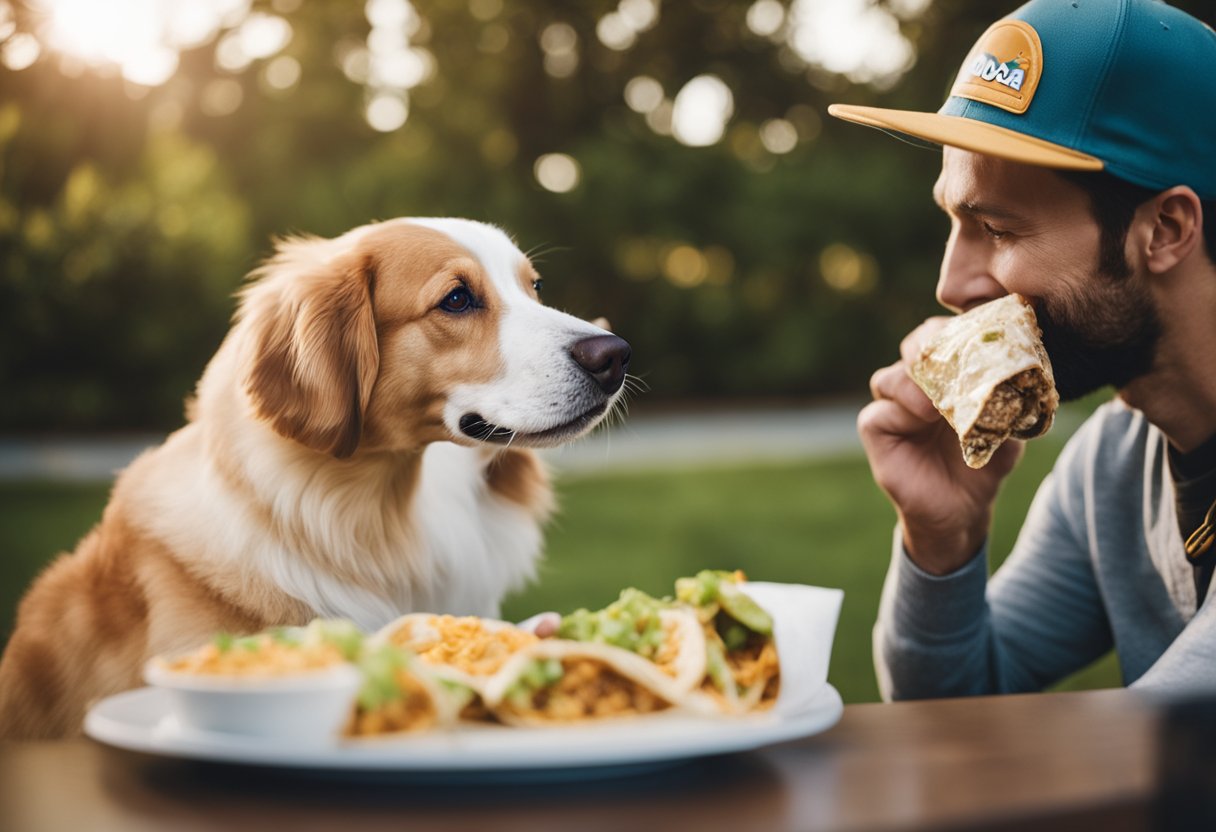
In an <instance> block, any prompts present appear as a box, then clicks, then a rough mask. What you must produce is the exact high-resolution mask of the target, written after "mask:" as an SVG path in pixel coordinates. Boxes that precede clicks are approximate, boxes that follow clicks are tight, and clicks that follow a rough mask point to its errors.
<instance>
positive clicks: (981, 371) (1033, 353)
mask: <svg viewBox="0 0 1216 832" xmlns="http://www.w3.org/2000/svg"><path fill="white" fill-rule="evenodd" d="M1042 337H1043V336H1042V332H1041V331H1040V330H1039V325H1038V321H1037V320H1036V319H1035V314H1034V309H1033V307H1031V305H1030V302H1029V301H1027V300H1026V299H1025V298H1024V297H1022V296H1021V295H1016V294H1015V295H1007V296H1005V297H1003V298H1000V299H999V300H994V301H991V302H989V303H985V304H983V305H981V306H977V307H976V308H975V309H972V310H971V311H969V312H965V313H963V314H961V315H958V316H956V317H954V318H953V319H951V320H950V321H949V322H948V323H947V324H946V325H945V326H944V327H942V329H941V331H940V332H938V333H937V335H936V336H935V337H934V338H933V339H932V340H931V341H930V342H929V343H928V344H926V345H925V347H924V349H923V350H922V351H921V354H920V356H919V357H918V358H917V359H916V360H915V361H914V362H913V363H912V364H911V366H909V368H908V375H910V376H911V377H912V380H913V381H915V382H916V384H917V385H918V386H919V387H920V388H921V389H922V390H924V391H925V395H927V396H928V397H929V399H930V400H931V401H932V402H933V406H934V407H936V408H937V409H938V411H940V412H941V414H942V416H944V417H945V418H946V421H948V422H949V423H950V426H951V427H952V428H954V431H955V433H957V434H958V438H959V444H960V445H961V446H962V449H963V460H964V461H965V462H966V463H967V465H968V466H970V467H972V468H982V467H984V466H985V465H987V464H988V460H990V459H991V458H992V455H993V454H994V453H996V450H997V448H999V447H1000V446H1001V444H1002V443H1004V442H1005V440H1006V439H1009V438H1010V437H1013V438H1015V439H1031V438H1033V437H1036V436H1041V435H1042V434H1044V433H1046V432H1047V430H1048V428H1050V427H1051V422H1052V419H1053V417H1054V416H1055V412H1056V406H1057V405H1058V404H1059V401H1060V398H1059V395H1058V394H1057V393H1056V387H1055V378H1054V377H1053V376H1052V372H1051V361H1050V360H1049V359H1048V357H1047V351H1046V350H1045V349H1044V348H1043V341H1042Z"/></svg>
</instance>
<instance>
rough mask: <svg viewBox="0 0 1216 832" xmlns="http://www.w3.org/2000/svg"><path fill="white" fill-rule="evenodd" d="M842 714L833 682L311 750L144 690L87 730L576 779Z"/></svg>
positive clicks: (735, 747)
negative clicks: (592, 720)
mask: <svg viewBox="0 0 1216 832" xmlns="http://www.w3.org/2000/svg"><path fill="white" fill-rule="evenodd" d="M842 710H843V706H842V704H841V701H840V694H838V693H837V692H836V689H835V688H833V687H832V686H831V685H827V684H825V685H823V688H822V692H821V693H820V694H819V695H818V696H816V697H814V699H813V701H812V702H811V703H810V704H809V706H808V707H806V708H804V709H802V710H800V711H798V712H796V713H792V714H775V713H765V714H757V715H751V716H744V717H722V718H717V719H714V718H708V717H699V716H694V715H690V714H683V713H665V714H656V715H653V716H646V717H638V718H635V719H628V720H619V721H609V722H603V723H597V724H592V725H579V726H563V727H554V728H506V727H502V726H497V725H473V724H469V725H462V726H460V727H458V728H455V729H452V730H448V731H435V732H433V733H427V734H417V735H413V736H405V737H384V738H377V739H369V740H355V741H350V740H347V741H335V742H334V743H333V744H332V745H330V746H327V747H324V748H317V747H304V748H301V747H293V746H286V745H282V744H276V743H271V742H268V741H266V740H258V739H254V738H247V737H240V736H229V735H223V734H208V733H188V732H186V731H184V730H182V729H181V728H179V727H178V726H177V725H176V722H175V720H173V718H172V717H171V716H170V715H169V707H168V701H167V697H166V695H165V691H163V690H159V689H156V688H140V689H139V690H133V691H128V692H126V693H120V694H118V695H116V696H111V697H109V698H107V699H103V700H102V701H101V702H99V703H97V704H96V705H95V706H93V708H92V709H91V710H90V711H89V714H88V716H87V717H86V718H85V723H84V730H85V733H86V734H88V735H89V736H90V737H92V738H93V739H95V740H99V741H100V742H103V743H106V744H108V745H113V746H116V747H118V748H125V749H128V750H131V751H140V752H144V753H148V754H157V755H163V756H168V757H180V758H184V759H192V760H208V761H214V762H224V763H238V764H242V765H258V766H276V767H283V768H294V769H311V770H318V771H325V770H329V771H351V772H356V771H365V772H383V773H395V774H400V775H404V776H407V777H408V776H413V775H431V776H440V777H443V776H445V775H462V774H463V775H470V774H474V773H478V774H480V775H482V776H488V777H491V778H497V779H509V778H511V777H515V778H517V779H533V778H536V779H545V778H547V777H552V778H559V777H560V778H562V779H570V778H577V777H580V776H584V777H598V776H608V775H611V774H613V773H614V771H613V769H621V770H619V771H616V772H615V773H618V774H621V773H627V772H628V770H629V768H632V767H637V766H646V767H654V766H656V765H665V764H671V763H674V762H678V761H681V760H686V759H691V758H695V757H703V756H709V755H713V754H725V753H728V752H733V751H747V750H751V749H755V748H760V747H762V746H766V745H771V744H773V743H778V742H785V741H788V740H794V739H799V738H801V737H807V736H810V735H811V734H816V733H819V732H821V731H824V730H827V729H828V728H830V727H831V726H833V725H835V724H836V721H837V720H839V719H840V714H841V712H842ZM622 767H624V768H622ZM504 776H505V777H504Z"/></svg>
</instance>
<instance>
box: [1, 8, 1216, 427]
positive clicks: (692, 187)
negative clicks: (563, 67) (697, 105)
mask: <svg viewBox="0 0 1216 832" xmlns="http://www.w3.org/2000/svg"><path fill="white" fill-rule="evenodd" d="M825 2H826V0H825ZM879 5H888V4H885V3H880V4H879ZM890 5H899V6H905V5H907V4H890ZM1013 5H1014V4H1013V3H1010V2H996V1H995V0H986V2H972V3H964V2H962V0H937V2H934V3H932V4H930V5H929V7H928V9H927V11H925V12H924V14H923V15H922V16H921V17H919V18H913V19H908V20H905V21H904V22H903V24H902V29H903V32H904V34H905V35H906V36H907V37H908V38H909V39H910V40H911V41H912V42H913V43H914V44H915V46H916V48H917V52H918V57H917V64H916V66H915V68H914V69H913V70H912V71H911V72H909V73H908V74H906V75H904V76H903V77H902V79H901V80H900V81H899V83H897V84H895V85H894V86H892V87H890V88H889V89H887V88H883V86H884V85H879V86H878V87H870V86H863V85H852V84H850V83H849V82H847V81H846V80H845V79H844V78H842V77H839V76H834V75H831V74H829V73H827V72H825V71H824V70H822V69H818V68H816V67H814V66H808V65H807V64H805V63H801V62H800V61H799V60H796V59H794V58H793V57H792V52H791V50H790V48H789V47H788V46H786V45H784V44H782V43H779V42H778V41H777V40H775V39H770V38H765V37H760V36H757V35H755V34H752V33H751V32H750V31H749V30H748V28H747V26H746V24H745V19H746V15H747V13H748V9H749V7H750V3H736V2H727V1H726V0H690V2H667V3H663V4H662V6H661V13H660V17H659V19H658V21H657V23H656V25H654V26H653V28H650V29H647V30H645V31H642V32H640V33H639V34H638V36H637V39H636V42H635V43H634V44H633V45H632V46H631V47H630V48H628V49H626V50H623V51H617V50H613V49H610V48H608V47H607V46H605V45H603V44H602V43H601V42H600V40H599V39H598V38H597V35H596V27H597V24H598V22H599V21H600V19H601V18H602V17H603V16H604V15H605V14H607V13H609V12H611V11H612V10H613V9H614V8H616V4H615V3H612V2H609V0H597V2H594V3H584V4H569V3H557V2H553V1H552V0H536V1H535V2H529V3H518V2H504V3H498V2H494V0H471V2H466V1H465V0H418V2H416V3H415V7H416V8H417V11H418V13H419V15H420V17H421V19H422V24H421V27H420V28H419V29H418V31H417V32H414V33H413V34H411V35H410V43H411V45H420V46H424V47H425V48H426V49H427V50H429V52H430V54H431V55H433V56H434V60H435V66H436V68H437V71H436V73H435V74H434V76H433V77H431V78H430V79H429V80H427V81H425V82H424V83H422V84H421V85H419V86H417V87H415V88H413V89H411V90H410V91H409V118H408V121H407V122H406V123H405V125H404V126H403V127H401V128H400V129H398V130H395V131H393V132H389V133H378V132H376V131H374V130H373V129H371V127H369V126H368V124H367V122H366V121H365V119H364V117H363V107H364V103H365V99H366V96H367V94H368V93H367V90H365V89H364V88H363V87H362V86H361V85H359V84H357V83H354V82H352V81H351V80H349V79H348V78H347V77H346V75H345V74H344V72H343V69H342V68H341V67H340V66H339V64H340V59H341V56H342V55H346V54H349V53H350V51H351V50H352V49H355V48H357V47H360V46H361V45H363V44H364V43H365V41H366V39H367V37H368V31H369V23H368V20H367V18H366V17H365V14H364V4H363V3H349V2H339V0H325V1H322V0H310V2H307V3H302V4H301V3H295V2H284V1H283V0H257V2H255V3H254V8H255V10H257V11H260V12H267V13H273V14H280V15H282V16H284V17H286V19H288V21H289V22H290V24H291V27H292V30H293V37H292V39H291V41H290V43H289V44H288V45H287V47H286V48H285V50H284V52H283V55H285V56H287V57H290V58H291V59H294V60H295V61H297V62H298V65H299V67H300V68H301V73H300V78H299V82H298V83H297V84H295V85H293V86H290V87H289V88H288V89H285V90H284V89H277V88H275V87H274V86H273V85H271V84H269V83H268V81H267V77H268V76H267V72H268V67H269V65H270V59H259V60H254V61H252V62H251V63H250V64H249V66H248V68H246V69H244V70H243V71H237V72H229V71H226V70H222V69H220V68H218V67H217V64H216V57H215V56H216V39H214V38H213V39H212V41H211V42H208V43H204V44H202V45H200V46H197V47H194V48H191V49H189V50H187V51H186V52H184V53H182V55H181V66H180V68H179V70H178V72H177V73H176V75H175V76H174V77H173V78H171V79H170V80H169V81H168V83H165V84H164V85H162V86H159V87H154V88H136V87H133V86H131V85H127V84H124V82H123V81H121V80H120V79H117V78H114V77H104V76H103V75H101V74H98V73H96V72H93V71H89V70H86V71H83V72H81V71H79V70H80V67H79V66H77V68H76V69H72V70H71V71H70V72H64V71H61V68H60V61H59V58H58V56H57V55H55V54H54V53H53V51H52V50H50V49H47V50H44V54H43V58H42V59H41V60H39V61H38V62H37V63H35V64H34V65H33V66H31V67H30V68H28V69H24V70H21V71H10V70H7V69H0V93H2V94H0V101H2V102H3V104H2V105H0V386H2V387H3V389H4V390H5V400H6V404H5V407H3V408H0V430H7V431H14V430H24V431H29V430H43V429H81V430H83V429H95V428H120V427H121V428H158V429H163V428H169V427H173V426H175V425H176V424H178V423H179V422H180V408H181V401H182V399H183V397H184V396H185V395H187V394H188V393H189V392H190V388H191V386H192V384H193V381H194V380H195V379H196V378H197V377H198V375H199V373H200V371H201V369H202V367H203V365H204V364H205V362H206V360H207V358H208V356H209V355H210V354H211V353H212V352H213V350H214V349H215V347H216V346H217V345H218V342H219V340H220V338H221V337H222V335H223V332H224V330H225V328H226V326H227V323H228V320H229V318H230V316H231V314H232V309H233V303H232V300H231V294H232V292H233V291H234V290H235V289H236V288H237V287H238V286H239V284H240V281H241V279H242V276H243V275H244V274H245V273H246V272H248V271H249V269H250V268H251V267H253V266H254V265H255V264H256V263H257V261H258V260H259V259H261V258H262V257H264V256H266V255H267V254H268V253H269V252H270V250H271V239H272V237H274V236H276V235H282V234H286V233H293V232H304V233H314V234H320V235H333V234H337V233H340V232H342V231H344V230H346V229H348V228H350V227H353V226H356V225H360V224H362V223H365V222H368V221H370V220H373V219H383V218H388V217H393V216H400V215H423V216H436V215H457V216H468V217H472V218H475V219H482V220H487V221H491V222H494V223H497V224H500V225H502V226H503V227H505V228H506V229H508V230H509V231H510V232H512V233H513V234H514V235H515V236H516V238H517V239H518V240H519V242H520V243H521V246H522V247H523V248H525V249H532V248H536V249H538V250H539V251H540V252H541V254H540V255H538V258H537V259H538V260H539V261H540V268H541V270H542V272H543V273H544V275H545V279H546V284H545V285H546V297H547V300H548V301H549V302H550V303H552V304H553V305H555V306H558V307H561V308H565V309H567V310H568V311H570V312H572V313H574V314H577V315H582V316H587V317H593V316H597V315H606V316H607V317H608V318H609V320H611V321H612V323H613V325H614V326H615V328H616V329H617V330H618V331H619V332H620V333H621V334H623V335H624V336H625V337H627V338H628V339H629V340H630V341H631V342H632V343H633V345H634V348H635V349H634V356H635V359H634V366H633V370H634V371H635V372H636V373H637V374H639V375H641V376H642V377H643V378H644V379H645V380H646V382H647V384H648V385H649V387H650V390H651V393H650V398H651V399H652V400H659V399H664V398H676V397H682V396H697V397H709V396H714V397H727V396H745V395H757V394H762V395H766V396H778V395H817V394H828V393H839V392H842V391H864V388H865V383H866V379H867V378H868V377H869V374H870V372H871V371H872V370H873V369H874V368H875V367H876V366H879V365H881V364H885V363H887V361H889V360H890V359H891V358H892V357H893V356H894V355H895V354H896V346H897V344H898V341H899V339H900V337H901V336H902V335H903V334H904V333H906V332H907V331H908V330H909V329H910V328H911V327H912V326H913V325H914V324H915V323H917V322H919V321H920V320H921V319H922V318H923V317H924V316H926V315H927V314H929V313H931V312H932V311H933V309H934V302H933V298H932V286H933V285H934V282H935V279H936V274H937V268H938V261H939V258H940V254H941V247H942V243H943V241H944V238H945V233H946V226H945V223H944V221H943V219H942V218H941V217H940V216H939V215H938V213H937V212H936V209H934V208H933V207H932V203H931V201H930V198H929V189H930V186H931V184H932V182H933V179H934V177H935V175H936V170H937V167H938V157H937V154H936V153H934V152H932V151H926V150H918V149H914V148H911V147H907V146H905V145H901V144H899V143H898V142H895V141H892V140H891V139H890V138H888V137H886V136H883V135H880V134H878V133H877V132H876V131H870V130H865V129H863V128H860V127H857V126H855V125H848V124H843V123H840V122H837V121H836V120H834V119H831V118H828V117H827V115H826V107H827V104H829V103H830V102H832V101H837V100H847V101H853V102H859V103H869V104H879V105H886V106H894V107H900V106H907V107H917V108H921V109H925V108H928V109H936V108H937V106H938V105H939V103H940V101H941V98H942V96H943V94H944V92H945V91H946V89H947V88H948V85H949V82H950V80H951V78H952V77H953V74H954V71H955V69H956V67H957V64H958V63H959V61H960V60H961V58H962V56H963V55H964V54H965V52H966V50H967V48H968V47H969V46H970V44H971V43H972V42H973V40H974V38H975V37H976V36H977V35H978V34H979V33H980V32H981V31H982V30H983V28H984V27H985V26H986V25H987V24H988V23H989V22H990V21H991V20H993V19H995V18H996V17H998V16H1000V15H1001V14H1004V13H1005V12H1007V11H1009V10H1010V8H1011V7H1012V6H1013ZM1181 5H1183V6H1184V7H1189V8H1191V10H1192V11H1194V12H1195V13H1197V14H1201V15H1208V16H1210V15H1211V10H1210V8H1208V6H1210V4H1206V3H1199V2H1184V3H1182V4H1181ZM1201 7H1202V8H1201ZM17 20H18V22H19V24H20V25H21V26H22V27H23V28H25V29H29V30H32V31H35V32H37V31H39V30H38V26H39V13H38V12H37V10H36V9H35V8H34V7H30V8H28V9H27V8H24V7H21V6H19V7H18V15H17ZM554 22H561V23H564V24H567V25H568V26H570V27H571V28H572V30H573V31H574V33H575V34H576V36H577V52H578V56H579V58H578V62H577V65H576V66H575V67H574V69H573V71H572V72H570V73H569V74H567V75H565V76H564V77H559V75H560V73H559V74H554V73H552V72H549V71H546V68H545V54H544V51H543V50H542V48H541V43H540V41H541V36H542V34H543V32H544V31H545V28H546V27H547V26H549V25H550V24H551V23H554ZM223 34H224V32H221V33H220V35H221V36H222V35H223ZM842 34H843V35H847V34H848V33H842ZM69 69H70V65H69ZM703 73H713V74H715V75H717V76H718V77H720V78H721V79H722V80H723V81H724V82H725V83H726V84H727V85H728V86H729V87H730V89H731V90H732V93H733V96H734V102H735V106H734V110H735V113H734V116H733V118H732V119H731V121H730V123H729V124H728V129H727V132H726V134H725V136H724V137H723V139H722V141H721V142H719V143H718V144H716V145H714V146H712V147H705V148H693V147H685V146H683V145H681V144H679V143H678V142H676V141H675V140H673V139H672V138H670V137H668V136H664V135H660V134H658V133H656V132H655V131H654V130H652V129H651V128H650V127H649V126H647V124H646V121H645V119H644V118H643V116H641V115H639V114H638V113H635V112H634V111H632V110H631V109H629V108H628V107H627V106H626V104H625V100H624V95H623V91H624V89H625V86H626V84H627V83H628V81H629V80H630V79H632V78H635V77H637V76H639V75H646V76H649V77H651V78H653V79H655V80H656V81H657V82H658V83H660V84H661V85H662V88H663V91H664V93H665V95H666V96H667V97H668V98H671V97H672V96H674V95H675V94H676V92H677V91H678V90H679V89H680V88H681V87H682V86H683V85H684V84H685V83H686V82H687V81H688V80H689V79H690V78H692V77H694V76H697V75H700V74H703ZM217 84H218V85H219V86H217ZM217 91H219V92H222V93H223V96H219V97H221V98H226V100H227V101H228V104H227V105H226V106H225V107H223V108H219V109H217V105H216V103H215V102H216V101H217V100H218V98H217ZM234 101H235V102H236V103H235V104H233V102H234ZM234 106H235V109H232V108H233V107H234ZM221 111H222V114H221ZM774 118H784V119H787V120H788V121H789V122H790V123H791V124H793V125H795V126H796V127H797V129H798V131H799V136H800V141H799V143H798V145H797V146H796V147H795V148H794V149H793V150H792V152H789V153H787V154H784V155H778V154H774V153H772V152H770V151H768V150H766V149H765V148H764V146H763V144H762V142H761V139H760V130H759V128H760V127H761V126H762V125H763V124H764V122H766V121H767V120H770V119H774ZM553 152H560V153H566V154H570V155H571V156H572V157H574V158H575V159H576V160H577V161H578V163H579V165H580V166H581V169H582V177H581V181H580V183H579V184H578V186H577V187H575V188H574V189H573V190H572V191H570V192H569V193H551V192H549V191H546V190H544V189H543V188H541V187H540V186H539V185H538V184H537V182H536V179H535V177H534V174H533V166H534V163H535V161H536V160H537V158H538V157H540V156H541V155H543V154H547V153H553ZM842 246H843V248H842ZM830 252H836V253H837V254H839V255H841V256H842V257H843V260H840V259H839V258H838V262H839V263H843V266H842V268H844V271H843V272H840V274H843V275H845V276H846V277H847V276H848V275H850V274H851V275H852V278H851V279H853V282H852V283H849V282H848V281H846V282H845V283H843V284H842V283H840V281H837V285H836V286H835V288H834V287H833V285H830V282H829V280H828V279H827V278H828V277H829V276H830V275H828V274H827V273H826V272H825V264H827V263H828V255H829V253H830ZM681 257H683V258H684V260H685V262H684V265H683V269H682V270H681V269H679V268H677V269H675V270H674V272H673V269H672V265H673V263H675V264H676V265H677V266H678V265H679V260H680V258H681ZM689 257H691V258H692V260H689V259H688V258H689ZM698 257H701V258H704V260H698V259H697V258H698ZM673 258H675V259H674V260H673ZM850 270H852V271H850ZM829 271H830V270H829ZM673 274H674V275H675V277H673Z"/></svg>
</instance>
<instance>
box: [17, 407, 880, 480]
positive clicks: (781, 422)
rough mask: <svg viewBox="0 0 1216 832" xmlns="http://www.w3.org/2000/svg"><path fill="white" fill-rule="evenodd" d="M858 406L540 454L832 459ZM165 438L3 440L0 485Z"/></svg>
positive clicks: (735, 414)
mask: <svg viewBox="0 0 1216 832" xmlns="http://www.w3.org/2000/svg"><path fill="white" fill-rule="evenodd" d="M860 407H861V403H860V402H858V403H856V404H836V405H828V406H816V407H810V406H807V407H797V408H785V409H780V410H718V409H715V410H712V411H707V412H682V413H671V414H652V415H639V416H636V417H631V418H629V419H626V420H625V422H624V423H623V424H616V425H613V426H611V427H608V428H603V429H601V430H599V431H597V432H596V433H595V434H593V435H592V436H590V437H588V438H586V439H583V440H582V441H580V442H576V443H575V444H573V445H569V446H567V447H565V448H557V449H553V450H547V451H545V452H544V453H545V457H546V459H547V460H548V461H549V463H550V464H551V465H552V466H553V467H554V468H555V469H557V471H559V472H562V473H570V474H574V475H577V474H588V473H595V472H599V471H621V470H644V469H646V468H660V467H671V466H682V467H694V466H702V465H723V464H730V463H736V462H757V461H777V460H791V459H808V458H819V457H825V456H835V455H838V454H842V453H854V452H860V448H861V445H860V442H859V441H858V439H857V430H856V418H857V411H858V409H860ZM163 438H164V437H163V436H161V435H140V436H131V437H124V438H109V439H8V438H0V480H9V481H13V480H29V479H58V480H72V481H78V482H103V481H107V480H110V479H112V478H113V476H114V473H115V472H116V471H118V470H119V469H121V468H123V467H124V466H126V465H127V464H128V463H129V462H130V461H131V460H132V459H134V458H135V456H136V455H137V454H139V453H140V452H141V451H143V450H144V449H145V448H150V447H152V446H154V445H157V444H159V443H160V442H161V440H162V439H163Z"/></svg>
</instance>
